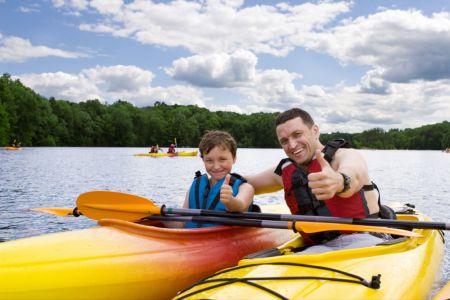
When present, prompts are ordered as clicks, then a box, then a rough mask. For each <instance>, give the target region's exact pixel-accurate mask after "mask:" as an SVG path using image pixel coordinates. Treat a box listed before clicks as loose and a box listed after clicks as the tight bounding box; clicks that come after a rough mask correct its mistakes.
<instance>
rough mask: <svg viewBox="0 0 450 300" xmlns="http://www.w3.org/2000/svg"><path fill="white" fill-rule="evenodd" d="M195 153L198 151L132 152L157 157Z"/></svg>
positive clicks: (192, 154)
mask: <svg viewBox="0 0 450 300" xmlns="http://www.w3.org/2000/svg"><path fill="white" fill-rule="evenodd" d="M197 155H198V151H180V152H175V153H162V152H158V153H138V154H134V156H154V157H159V156H169V157H173V156H197Z"/></svg>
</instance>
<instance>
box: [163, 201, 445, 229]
mask: <svg viewBox="0 0 450 300" xmlns="http://www.w3.org/2000/svg"><path fill="white" fill-rule="evenodd" d="M161 214H180V215H190V216H211V217H213V216H214V217H227V218H247V219H259V220H271V221H291V222H292V221H302V222H321V223H338V224H353V225H369V226H381V227H393V228H400V229H413V228H420V229H439V230H450V223H442V222H424V221H407V220H389V219H367V218H365V219H355V218H339V217H325V216H306V215H291V214H273V213H256V212H242V213H233V212H224V211H215V210H206V209H187V208H166V207H165V206H162V207H161Z"/></svg>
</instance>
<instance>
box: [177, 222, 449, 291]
mask: <svg viewBox="0 0 450 300" xmlns="http://www.w3.org/2000/svg"><path fill="white" fill-rule="evenodd" d="M416 217H417V219H416ZM400 218H407V219H409V220H425V219H423V218H419V217H418V216H403V217H401V216H400V217H399V219H400ZM415 231H417V232H418V233H421V234H422V235H423V237H420V238H401V239H398V240H397V241H396V243H395V244H391V245H377V246H372V247H366V248H359V249H348V250H339V251H332V252H327V253H322V254H303V255H301V254H298V253H297V254H293V253H292V252H290V251H289V247H290V246H291V247H292V246H293V245H296V246H298V245H301V244H302V243H301V241H299V240H298V239H300V238H298V239H297V240H296V241H292V242H290V243H288V244H286V245H285V247H284V248H283V247H282V248H280V249H281V251H282V252H284V253H286V254H284V255H278V256H273V257H266V258H252V259H244V260H241V261H240V262H239V267H237V268H231V269H229V270H224V271H223V272H222V273H221V272H218V273H217V275H214V276H211V277H210V278H207V279H206V280H215V281H214V282H210V283H205V281H206V280H205V281H204V282H199V283H197V284H196V285H195V286H194V287H192V288H191V289H188V290H186V291H184V292H183V293H181V294H180V295H178V296H177V298H176V299H235V298H239V299H260V300H262V299H284V298H282V297H285V298H286V299H345V300H349V299H427V297H429V296H430V295H429V293H430V291H431V290H432V286H433V284H434V282H435V281H436V280H437V279H438V278H439V275H440V273H441V270H440V268H441V263H442V258H443V255H444V243H443V235H442V232H440V231H438V230H418V229H416V230H415ZM296 246H295V247H296ZM303 264H307V265H313V266H318V267H320V268H324V267H325V268H332V269H333V270H328V269H316V268H315V267H310V266H303ZM336 270H338V271H344V272H348V273H351V274H355V275H357V276H360V277H362V278H364V279H365V280H366V281H367V282H371V281H372V279H375V280H374V281H373V282H374V283H376V281H377V277H376V276H378V274H380V275H381V277H380V278H379V279H380V287H379V288H378V289H375V288H371V287H367V286H365V285H363V284H360V283H351V282H343V281H341V280H348V279H350V280H355V278H352V277H349V276H347V275H345V274H341V273H339V272H338V271H336ZM374 276H375V277H374ZM255 277H256V278H255ZM264 277H265V278H267V277H271V279H266V280H264V279H261V278H264ZM312 277H313V278H312ZM318 277H320V278H322V279H317V278H318ZM224 278H232V279H235V282H234V283H231V282H230V281H227V280H225V279H224ZM246 278H252V279H246ZM336 279H337V281H335V280H336ZM357 281H360V280H359V279H358V280H357ZM220 283H221V284H222V286H218V287H215V288H213V287H212V286H214V285H217V284H220ZM252 284H257V285H260V286H262V287H263V288H265V289H267V290H263V289H261V288H258V287H255V285H252ZM373 287H375V286H373ZM206 288H209V289H208V290H205V291H203V292H198V291H199V290H201V289H206ZM268 290H270V291H273V292H274V293H277V294H278V295H281V297H278V296H275V294H274V293H270V292H268Z"/></svg>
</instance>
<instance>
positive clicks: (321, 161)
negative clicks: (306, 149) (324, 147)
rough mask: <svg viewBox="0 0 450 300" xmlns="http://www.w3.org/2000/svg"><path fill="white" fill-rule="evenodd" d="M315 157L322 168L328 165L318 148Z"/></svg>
mask: <svg viewBox="0 0 450 300" xmlns="http://www.w3.org/2000/svg"><path fill="white" fill-rule="evenodd" d="M316 159H317V162H318V163H319V164H320V166H321V167H322V170H323V168H324V167H327V166H330V164H329V163H328V161H326V160H325V158H324V157H323V156H322V152H321V151H320V150H316Z"/></svg>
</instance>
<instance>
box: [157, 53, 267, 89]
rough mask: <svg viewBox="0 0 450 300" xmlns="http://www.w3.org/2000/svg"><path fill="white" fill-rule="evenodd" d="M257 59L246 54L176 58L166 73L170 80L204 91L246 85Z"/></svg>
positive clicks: (252, 77)
mask: <svg viewBox="0 0 450 300" xmlns="http://www.w3.org/2000/svg"><path fill="white" fill-rule="evenodd" d="M257 61H258V59H257V57H256V56H255V55H254V54H253V53H251V52H249V51H245V50H238V51H236V52H234V53H232V54H230V55H228V54H226V53H214V54H211V55H204V56H202V55H195V56H191V57H187V58H179V59H177V60H175V61H174V62H173V63H172V68H168V69H166V73H167V74H168V75H170V76H171V77H172V78H173V79H176V80H182V81H186V82H189V83H191V84H193V85H197V86H204V87H233V86H239V85H245V84H247V83H248V82H250V81H252V80H253V79H254V76H255V71H256V70H255V67H256V64H257Z"/></svg>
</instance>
